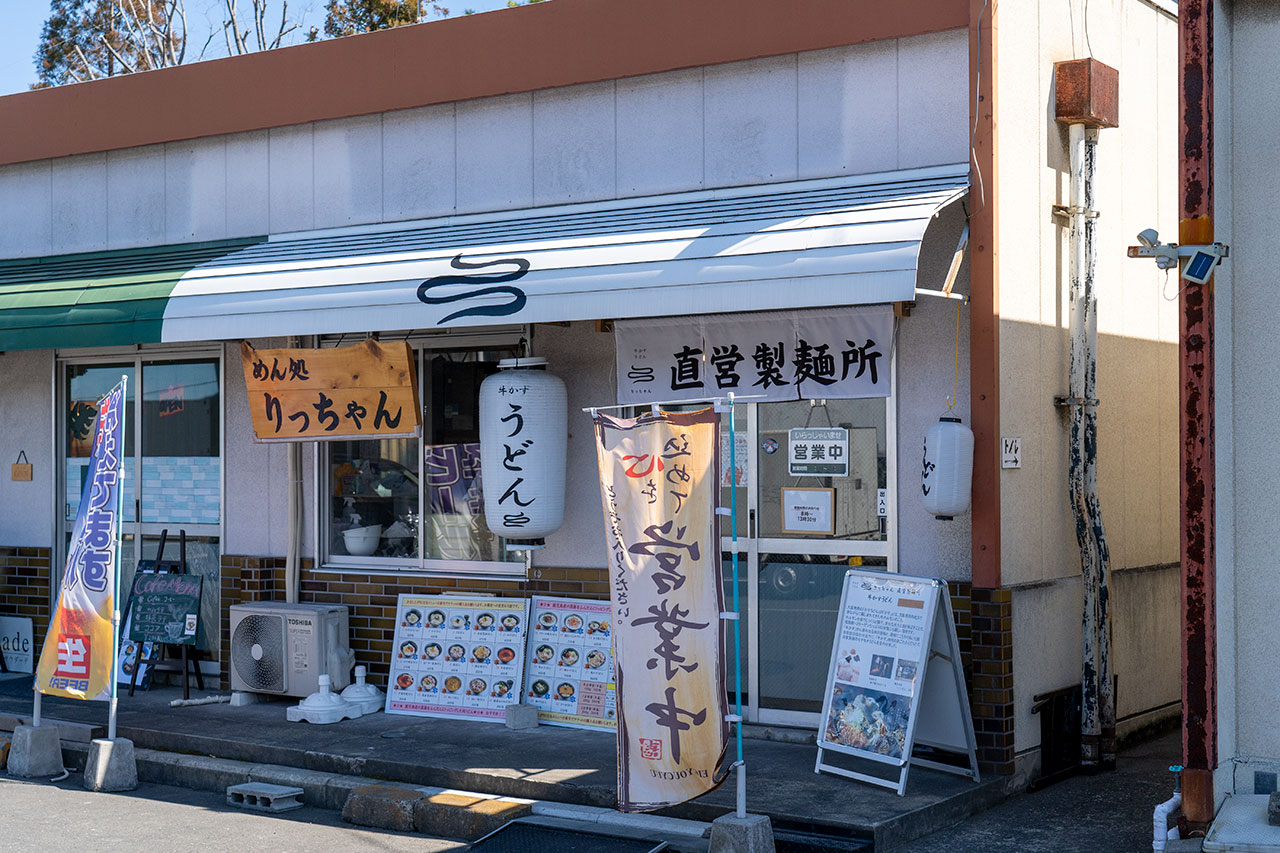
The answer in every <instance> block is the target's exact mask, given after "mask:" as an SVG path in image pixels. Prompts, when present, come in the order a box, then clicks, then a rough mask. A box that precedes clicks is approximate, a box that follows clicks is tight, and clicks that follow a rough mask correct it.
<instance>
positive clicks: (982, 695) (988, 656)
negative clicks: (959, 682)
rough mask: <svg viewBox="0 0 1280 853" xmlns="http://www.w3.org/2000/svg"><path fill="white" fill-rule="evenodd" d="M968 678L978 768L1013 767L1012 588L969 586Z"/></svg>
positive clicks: (1005, 770)
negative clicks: (970, 587)
mask: <svg viewBox="0 0 1280 853" xmlns="http://www.w3.org/2000/svg"><path fill="white" fill-rule="evenodd" d="M970 600H971V604H970V614H969V624H970V642H971V647H972V669H973V681H972V685H971V687H970V691H969V693H970V703H971V707H972V708H973V727H974V730H975V731H976V732H977V736H978V768H979V770H980V771H981V772H983V773H995V774H998V775H1001V776H1007V775H1010V774H1012V773H1013V770H1014V765H1013V756H1014V745H1013V728H1014V713H1013V711H1014V705H1013V591H1012V590H1009V589H973V590H971V592H970Z"/></svg>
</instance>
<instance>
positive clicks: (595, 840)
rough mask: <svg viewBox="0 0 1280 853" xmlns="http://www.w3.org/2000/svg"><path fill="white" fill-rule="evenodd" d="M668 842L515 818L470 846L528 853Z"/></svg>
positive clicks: (647, 847) (474, 850)
mask: <svg viewBox="0 0 1280 853" xmlns="http://www.w3.org/2000/svg"><path fill="white" fill-rule="evenodd" d="M666 849H667V843H666V842H665V841H646V840H641V839H635V838H619V837H617V836H614V835H604V834H601V833H598V832H587V831H584V830H576V829H561V828H558V827H550V826H539V825H538V824H535V823H523V822H522V821H513V822H512V823H509V824H507V825H506V826H504V827H502V828H501V829H499V830H496V831H495V832H491V833H489V834H488V835H486V836H485V837H484V838H481V839H480V840H479V841H477V842H475V843H474V844H472V845H471V853H529V851H530V850H554V851H556V853H658V851H660V850H666Z"/></svg>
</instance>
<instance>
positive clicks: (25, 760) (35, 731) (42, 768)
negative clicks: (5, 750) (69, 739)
mask: <svg viewBox="0 0 1280 853" xmlns="http://www.w3.org/2000/svg"><path fill="white" fill-rule="evenodd" d="M63 769H64V768H63V766H62V741H61V740H60V739H59V737H58V727H57V726H40V727H39V728H36V727H35V726H18V727H17V728H15V729H14V730H13V745H12V746H11V747H10V748H9V772H10V773H12V774H13V775H14V776H22V777H24V778H27V779H30V778H33V777H36V776H58V775H61V773H62V772H63Z"/></svg>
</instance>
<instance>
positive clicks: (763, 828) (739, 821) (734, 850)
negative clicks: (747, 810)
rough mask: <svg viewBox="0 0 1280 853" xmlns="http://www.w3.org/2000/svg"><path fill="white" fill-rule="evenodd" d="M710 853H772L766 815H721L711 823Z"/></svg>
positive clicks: (769, 824) (770, 827) (771, 836)
mask: <svg viewBox="0 0 1280 853" xmlns="http://www.w3.org/2000/svg"><path fill="white" fill-rule="evenodd" d="M710 853H774V846H773V824H771V823H770V822H769V816H768V815H762V814H749V815H747V816H746V817H738V816H737V815H736V814H727V815H721V816H720V817H718V818H716V819H715V820H713V821H712V822H711V849H710Z"/></svg>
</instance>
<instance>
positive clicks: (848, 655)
mask: <svg viewBox="0 0 1280 853" xmlns="http://www.w3.org/2000/svg"><path fill="white" fill-rule="evenodd" d="M924 596H925V590H924V588H923V586H922V585H921V584H919V583H917V582H914V581H911V580H909V579H894V578H883V579H880V578H856V579H854V580H853V581H852V582H851V583H849V584H847V589H846V593H845V596H844V598H843V600H842V611H841V614H840V625H839V634H838V636H837V638H836V643H835V648H834V650H833V665H834V671H833V672H832V673H831V695H830V696H829V697H828V710H827V714H826V718H825V720H824V724H823V732H822V734H823V740H824V741H826V742H827V743H829V744H836V745H839V746H843V747H847V748H850V749H854V750H861V751H865V752H870V753H874V754H876V755H881V756H886V757H888V758H902V757H903V754H904V750H905V748H906V743H907V735H908V730H909V728H910V721H911V714H912V703H913V699H914V698H915V697H916V692H917V677H918V674H919V670H920V661H919V657H920V654H921V650H922V648H923V644H924V641H925V633H926V632H925V618H924V617H925V612H926V611H925V607H924Z"/></svg>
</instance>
